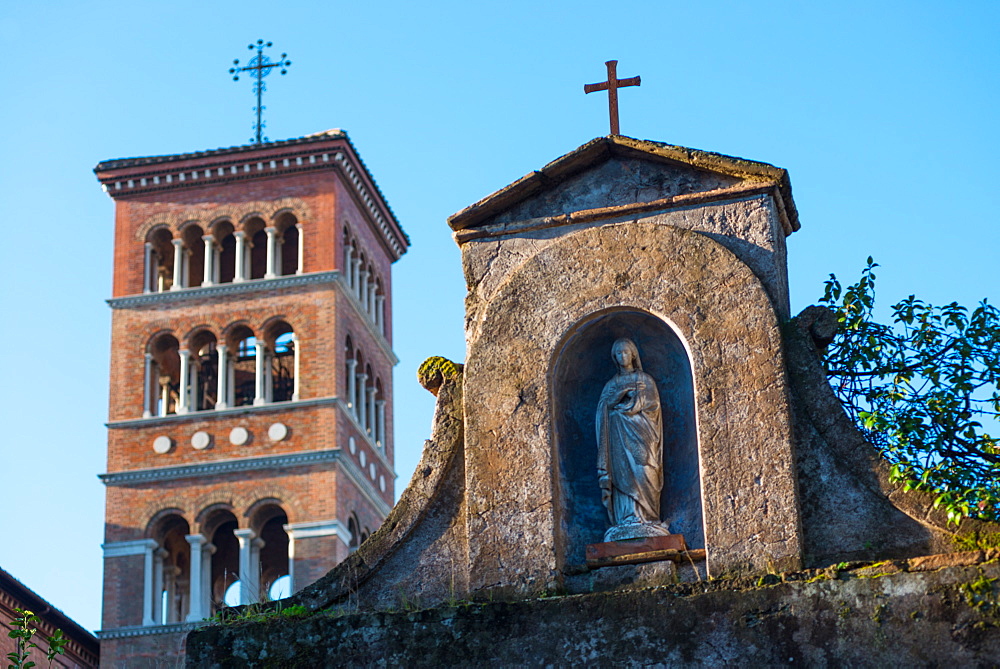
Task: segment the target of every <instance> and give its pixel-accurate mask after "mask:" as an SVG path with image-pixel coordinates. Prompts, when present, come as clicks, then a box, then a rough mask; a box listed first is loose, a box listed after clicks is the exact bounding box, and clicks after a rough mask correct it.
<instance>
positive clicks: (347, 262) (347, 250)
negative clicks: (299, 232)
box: [299, 236, 353, 286]
mask: <svg viewBox="0 0 1000 669" xmlns="http://www.w3.org/2000/svg"><path fill="white" fill-rule="evenodd" d="M301 247H302V237H301V236H300V237H299V248H301ZM352 266H353V263H352V262H351V246H350V244H347V243H345V244H344V269H343V270H342V273H343V275H344V280H345V281H347V285H348V286H349V285H351V267H352Z"/></svg>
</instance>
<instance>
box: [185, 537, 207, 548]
mask: <svg viewBox="0 0 1000 669" xmlns="http://www.w3.org/2000/svg"><path fill="white" fill-rule="evenodd" d="M184 538H185V539H187V542H188V543H189V544H191V548H195V547H196V546H197V547H198V549H199V550H200V549H201V547H202V545H204V544H206V543H208V539H206V538H205V535H203V534H185V535H184Z"/></svg>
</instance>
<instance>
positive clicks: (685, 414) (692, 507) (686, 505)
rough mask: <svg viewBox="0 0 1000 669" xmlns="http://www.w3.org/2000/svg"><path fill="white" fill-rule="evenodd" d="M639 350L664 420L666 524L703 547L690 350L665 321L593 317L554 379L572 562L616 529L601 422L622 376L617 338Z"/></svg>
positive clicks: (563, 354)
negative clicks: (609, 390)
mask: <svg viewBox="0 0 1000 669" xmlns="http://www.w3.org/2000/svg"><path fill="white" fill-rule="evenodd" d="M623 337H626V338H628V339H631V340H632V341H633V342H635V344H636V346H637V347H638V348H639V356H640V358H641V361H642V367H643V371H645V372H646V373H647V374H649V375H650V376H652V377H653V379H654V380H655V382H656V387H657V390H658V392H659V396H660V406H661V409H662V416H663V469H664V472H663V491H662V493H661V495H660V519H661V520H662V521H663V522H664V523H665V524H667V525H668V526H669V528H670V531H671V532H672V533H675V534H683V535H684V539H685V541H686V542H687V544H688V546H689V547H692V548H704V546H705V532H704V529H703V525H702V511H701V484H700V476H699V465H698V430H697V422H696V419H695V399H694V377H693V375H692V372H691V361H690V358H689V357H688V353H687V349H686V348H685V346H684V344H683V342H681V340H680V338H679V337H678V336H677V334H676V333H675V332H674V330H673V329H672V328H671V327H670V326H669V325H668V324H667V323H665V322H664V321H663V320H661V319H660V318H657V317H656V316H653V315H651V314H649V313H646V312H643V311H639V310H625V309H621V310H614V311H609V312H605V313H599V314H594V315H592V316H589V317H588V318H586V319H584V320H583V321H581V322H580V323H578V324H577V325H576V326H575V327H574V328H573V329H572V330H571V331H570V333H569V334H568V336H567V337H566V339H565V341H564V342H563V345H562V347H561V348H560V349H559V351H558V354H557V358H556V360H555V364H554V369H553V374H552V402H553V417H554V419H555V441H556V449H557V451H558V454H557V458H558V463H559V488H560V491H561V498H562V500H561V501H562V507H563V515H562V517H563V529H564V531H565V532H566V542H565V550H566V555H565V557H566V561H567V563H569V564H580V563H582V562H583V561H584V549H585V547H586V545H587V544H592V543H599V542H601V541H602V540H603V536H604V532H605V530H606V529H607V528H608V527H609V520H608V514H607V512H606V511H605V509H604V506H603V504H602V503H601V491H600V487H599V485H598V481H597V436H596V428H595V417H596V410H597V404H598V399H599V397H600V394H601V390H602V388H603V387H604V384H605V383H607V382H608V380H609V379H611V378H612V377H613V376H614V375H615V373H616V367H615V362H614V360H613V359H612V357H611V347H612V344H614V342H615V340H617V339H620V338H623Z"/></svg>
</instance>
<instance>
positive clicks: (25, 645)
mask: <svg viewBox="0 0 1000 669" xmlns="http://www.w3.org/2000/svg"><path fill="white" fill-rule="evenodd" d="M14 613H15V614H16V617H15V618H14V619H13V620H12V621H11V625H12V629H11V630H10V631H9V632H7V636H8V637H10V638H11V639H14V640H15V643H16V647H15V649H14V650H13V651H11V652H9V653H7V659H8V660H9V661H10V664H9V665H7V669H31V667H34V666H35V663H34V662H33V661H32V660H31V659H29V658H30V657H31V651H32V650H33V649H37V648H38V644H36V643H35V642H33V641H32V638H34V636H35V634H36V633H38V628H37V627H35V626H36V625H38V623H39V622H41V621H40V620H39V618H38V616H36V615H35V614H34V613H32V612H31V611H28V610H26V609H17V608H15V609H14ZM42 638H43V639H45V642H46V644H47V645H48V650H46V651H45V658H46V659H47V660H48V661H49V666H50V667H51V666H52V662H53V660H55V658H56V656H57V655H62V654H63V653H65V652H66V648H65V647H66V644H67V643H68V641H69V640H68V639H66V638H65V637H64V636H63V632H62V630H60V629H57V630H56V631H55V632H53V634H52V636H44V635H42Z"/></svg>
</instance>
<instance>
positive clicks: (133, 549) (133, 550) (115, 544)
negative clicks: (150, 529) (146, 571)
mask: <svg viewBox="0 0 1000 669" xmlns="http://www.w3.org/2000/svg"><path fill="white" fill-rule="evenodd" d="M157 546H159V544H158V543H156V541H155V540H153V539H136V540H134V541H112V542H109V543H106V544H101V548H102V549H103V550H104V557H106V558H116V557H125V556H127V555H144V554H145V553H146V550H147V549H149V548H152V549H155V548H156V547H157Z"/></svg>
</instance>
